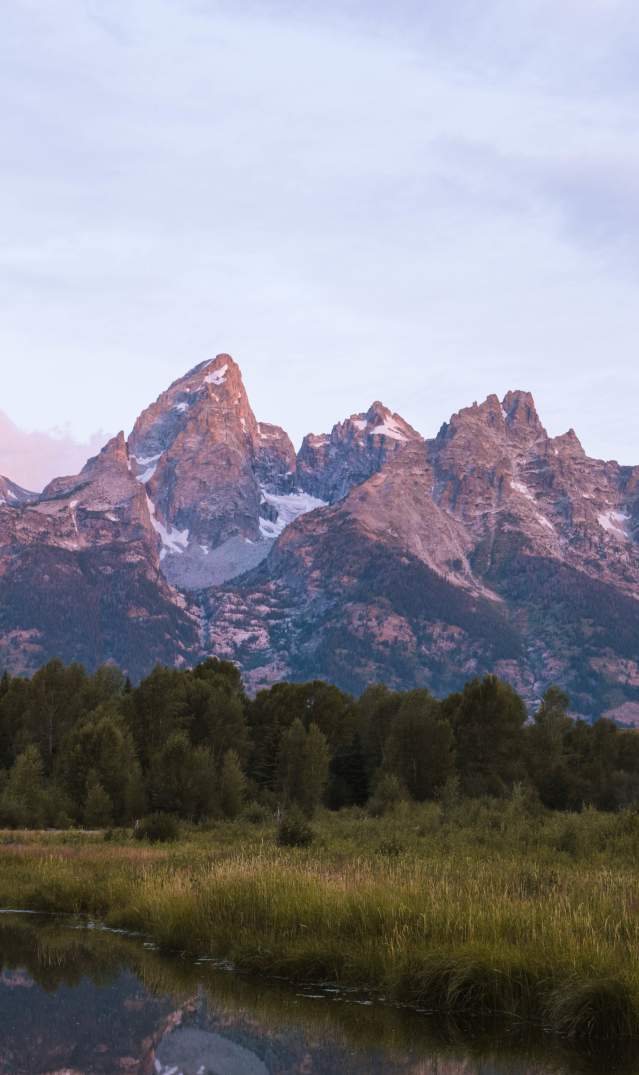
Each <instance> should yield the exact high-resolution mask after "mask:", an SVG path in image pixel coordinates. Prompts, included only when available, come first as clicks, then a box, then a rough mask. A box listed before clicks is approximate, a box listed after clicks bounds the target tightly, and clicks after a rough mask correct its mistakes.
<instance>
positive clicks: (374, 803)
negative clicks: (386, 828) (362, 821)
mask: <svg viewBox="0 0 639 1075" xmlns="http://www.w3.org/2000/svg"><path fill="white" fill-rule="evenodd" d="M405 797H406V792H405V790H404V788H403V787H402V785H401V781H400V779H399V777H398V776H397V774H396V773H380V776H379V779H378V781H377V785H376V787H375V791H374V792H373V795H372V796H371V798H370V800H369V803H368V812H369V814H370V815H371V817H382V815H383V814H387V813H388V812H389V811H391V810H393V809H394V808H395V806H397V803H399V802H401V801H402V799H404V798H405Z"/></svg>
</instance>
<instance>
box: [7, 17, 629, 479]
mask: <svg viewBox="0 0 639 1075" xmlns="http://www.w3.org/2000/svg"><path fill="white" fill-rule="evenodd" d="M638 54H639V5H637V4H636V0H482V3H480V4H479V3H477V2H476V0H432V2H429V0H394V2H393V4H389V3H387V2H386V0H341V2H339V3H338V2H336V0H322V3H318V2H317V0H296V2H294V3H293V2H290V3H289V2H285V0H260V2H259V3H257V2H255V3H253V2H250V0H232V2H231V0H228V2H227V0H56V2H55V4H53V3H51V2H50V0H10V2H9V3H6V4H3V5H2V11H1V12H0V107H1V108H2V116H3V121H2V138H1V139H0V372H1V374H2V379H1V384H2V394H1V395H0V411H1V412H2V415H0V472H3V471H6V470H7V468H8V467H9V466H11V467H12V472H11V473H10V474H9V476H10V477H12V478H14V479H15V480H17V481H21V482H22V483H23V484H26V485H30V486H31V487H38V485H41V484H43V482H44V481H46V480H47V479H48V478H49V477H53V476H54V474H56V473H60V472H62V471H65V470H66V471H67V472H68V470H69V469H71V470H73V469H74V466H75V465H77V466H80V465H81V463H82V461H83V459H84V458H85V457H86V455H87V454H89V451H90V450H94V449H95V445H96V444H98V443H99V442H101V441H103V440H105V439H106V438H107V436H110V435H111V434H113V433H115V432H117V431H118V430H119V429H124V430H125V431H128V430H129V429H130V427H131V426H132V424H133V421H134V419H135V417H136V415H137V414H138V413H139V411H140V410H141V409H142V408H143V407H144V406H146V405H147V404H148V403H149V402H151V401H152V400H153V399H155V398H156V396H157V395H158V394H159V393H160V392H161V391H162V390H163V389H164V388H165V387H166V386H167V385H168V384H169V383H170V382H171V381H172V380H174V379H175V378H177V377H179V376H180V375H181V374H182V373H184V372H185V371H186V370H188V369H190V368H191V367H192V366H194V365H196V364H197V363H198V362H201V361H203V360H205V359H207V358H210V357H213V356H214V355H215V354H217V353H219V352H222V351H226V352H229V353H231V354H232V355H233V356H234V358H235V359H236V360H237V361H238V363H239V364H240V366H241V368H242V371H243V375H244V380H245V383H246V386H247V390H248V392H249V397H250V399H251V402H252V405H253V408H254V410H255V411H256V414H257V416H258V418H260V419H262V420H264V421H270V422H276V423H278V424H281V425H283V426H284V427H285V428H286V429H287V430H288V432H289V433H290V434H291V436H292V437H293V440H294V441H295V442H296V443H299V441H300V440H301V438H302V436H303V435H304V434H305V433H306V432H309V431H313V432H316V433H319V432H324V431H326V430H327V429H330V428H331V426H332V425H333V424H334V423H335V422H336V421H338V420H340V419H341V418H343V417H344V416H346V415H348V414H350V413H353V412H355V411H361V410H363V409H366V408H367V407H368V406H369V404H370V403H371V401H372V400H374V399H381V400H382V401H383V402H385V403H386V404H387V405H388V406H390V407H392V408H393V409H394V410H397V411H398V412H399V413H401V414H402V415H403V416H404V417H405V418H406V419H407V420H408V421H410V422H411V423H412V424H413V425H414V426H415V427H416V428H417V429H419V430H420V431H421V432H422V433H424V434H425V435H428V436H430V435H434V434H435V433H436V432H437V430H438V429H439V427H440V425H441V424H442V422H444V421H445V420H447V419H448V418H449V416H450V415H451V413H453V412H454V411H456V410H458V409H460V408H461V407H462V406H465V405H467V404H469V403H472V402H473V401H474V400H481V399H483V398H485V396H486V395H488V394H489V393H491V392H497V393H498V394H499V395H500V396H501V395H503V394H504V393H505V392H506V391H507V390H508V389H510V388H522V389H527V390H530V391H532V392H533V394H534V396H535V399H536V401H537V405H538V409H539V412H540V414H541V417H542V420H543V421H544V423H545V425H546V426H547V428H548V430H549V432H551V433H552V434H556V433H560V432H564V431H565V430H566V429H567V428H569V427H571V426H572V427H574V428H575V429H576V430H577V432H578V434H579V435H580V437H581V440H582V442H583V444H584V446H585V448H586V449H587V450H588V452H589V453H591V454H593V455H597V456H601V457H603V458H617V459H619V460H620V461H621V462H623V463H633V462H635V463H639V423H637V422H636V399H637V389H638V388H639V363H638V361H637V340H638V339H639V331H638V330H639V302H638V301H637V286H638V284H639V137H638V135H639V131H638V127H639V65H638V64H637V55H638ZM34 431H37V432H38V433H39V434H40V436H35V437H34V436H33V435H32V434H33V433H34ZM51 431H53V432H51ZM25 434H31V436H28V435H25Z"/></svg>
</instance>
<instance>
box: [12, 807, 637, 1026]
mask: <svg viewBox="0 0 639 1075" xmlns="http://www.w3.org/2000/svg"><path fill="white" fill-rule="evenodd" d="M314 830H315V839H314V841H313V844H312V845H311V846H310V847H308V848H282V847H279V846H278V845H277V843H276V838H275V837H276V827H275V823H274V822H272V821H270V820H269V821H266V822H264V821H262V822H259V823H255V822H253V823H251V822H250V821H248V820H243V819H239V820H237V821H233V822H228V821H226V822H217V823H215V824H210V825H208V826H206V827H186V826H183V827H182V830H181V833H180V837H179V839H178V840H177V841H175V842H172V843H170V844H162V845H160V844H147V843H142V842H140V841H137V840H134V839H133V838H132V835H131V833H130V831H128V830H117V831H113V832H111V831H109V832H107V833H104V832H101V831H93V832H82V831H79V830H74V831H69V832H21V831H15V830H13V831H9V830H7V831H4V832H2V833H0V906H2V907H5V908H6V907H14V908H25V909H31V910H41V911H50V912H60V913H74V914H82V915H86V916H89V917H91V918H94V919H96V920H100V921H101V922H103V923H105V924H106V925H108V926H110V927H113V928H117V929H125V930H131V931H138V932H141V933H143V934H145V935H147V936H149V937H150V938H152V939H153V940H155V941H156V942H157V943H158V944H159V945H160V947H161V949H162V950H163V951H167V952H172V953H188V954H190V955H194V956H209V957H214V958H216V959H220V960H228V961H230V962H231V963H233V964H234V965H235V966H236V967H238V968H240V969H244V970H249V971H251V972H257V973H260V974H264V975H268V976H281V977H285V978H287V979H291V980H296V981H305V982H308V981H321V982H335V983H337V984H339V985H344V986H346V985H351V986H356V987H358V988H360V989H362V990H366V991H368V992H369V993H370V994H371V995H374V996H378V997H383V998H385V999H387V1000H390V1001H394V1002H400V1003H407V1004H410V1005H413V1006H416V1007H418V1008H420V1009H424V1010H428V1011H434V1012H441V1013H442V1014H443V1015H446V1016H451V1015H452V1016H456V1017H464V1018H466V1017H468V1018H475V1017H492V1016H499V1017H500V1018H502V1019H505V1020H507V1021H508V1022H509V1023H511V1024H512V1025H513V1026H514V1025H522V1024H527V1025H531V1026H535V1027H538V1028H541V1029H543V1030H546V1031H549V1032H551V1033H553V1034H556V1035H559V1036H561V1037H563V1038H567V1039H571V1040H583V1039H588V1038H597V1039H602V1038H607V1039H609V1040H611V1041H612V1040H619V1039H622V1038H627V1039H630V1038H635V1037H639V959H638V957H637V952H638V951H639V919H638V916H637V910H638V909H639V891H638V884H637V882H638V880H639V871H638V869H637V861H638V857H639V814H637V813H635V812H634V811H630V810H627V811H621V812H619V813H615V814H612V813H600V812H597V811H595V810H593V809H586V810H584V811H582V812H580V813H578V814H577V813H576V814H563V813H561V814H560V813H551V812H546V811H543V810H539V809H531V808H530V807H529V805H528V804H527V803H526V801H525V799H524V798H523V797H521V796H518V795H517V794H515V795H513V796H512V797H511V799H509V800H507V801H492V800H486V799H483V800H476V801H466V802H464V801H461V802H458V803H456V804H455V805H454V806H451V807H448V808H447V807H446V806H445V805H442V804H434V803H431V804H422V805H417V804H409V803H400V804H399V805H398V806H397V807H396V808H395V810H394V811H392V812H391V813H389V814H387V815H385V816H384V817H381V818H372V817H369V816H368V815H367V814H366V813H365V812H364V811H363V810H360V809H357V808H352V809H348V810H342V811H340V812H338V813H329V812H328V811H325V812H321V813H320V814H319V815H318V817H317V818H316V820H315V822H314Z"/></svg>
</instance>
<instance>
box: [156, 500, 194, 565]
mask: <svg viewBox="0 0 639 1075" xmlns="http://www.w3.org/2000/svg"><path fill="white" fill-rule="evenodd" d="M146 502H147V506H148V509H149V515H150V517H151V526H152V527H153V529H154V530H155V532H156V534H157V535H158V536H159V538H160V541H161V542H162V551H161V552H160V559H161V560H163V559H164V557H165V556H166V555H167V553H170V552H173V553H183V552H185V551H186V549H187V548H188V545H189V531H188V530H177V529H176V528H175V527H174V526H172V527H171V529H170V530H168V529H167V528H166V526H164V524H163V523H161V522H160V520H159V519H158V518H157V517H156V513H155V504H154V503H153V501H152V500H151V498H150V497H149V496H147V498H146Z"/></svg>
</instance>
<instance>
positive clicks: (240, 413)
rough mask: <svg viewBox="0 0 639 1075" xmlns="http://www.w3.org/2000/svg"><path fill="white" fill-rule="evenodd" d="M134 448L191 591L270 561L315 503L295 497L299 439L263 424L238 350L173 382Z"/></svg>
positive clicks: (166, 566)
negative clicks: (282, 537) (276, 544)
mask: <svg viewBox="0 0 639 1075" xmlns="http://www.w3.org/2000/svg"><path fill="white" fill-rule="evenodd" d="M129 451H130V454H131V459H132V461H133V464H134V469H135V474H136V477H137V479H138V481H139V482H140V483H141V484H142V485H144V487H145V489H146V494H147V497H148V503H149V510H150V512H151V517H152V521H153V525H154V527H155V529H156V531H157V533H158V535H159V537H160V540H161V543H162V549H161V553H160V556H161V561H162V571H163V573H164V574H165V576H166V577H167V579H168V580H169V581H170V582H172V583H173V584H174V585H176V586H178V587H180V588H182V589H185V590H192V589H201V588H202V587H206V586H211V585H218V584H219V583H221V582H224V581H226V580H228V579H230V578H234V577H235V576H237V575H239V574H242V572H244V571H247V570H249V569H250V568H252V567H254V566H255V565H256V564H258V563H260V562H261V560H263V559H264V557H265V556H266V555H267V554H268V552H269V551H270V548H271V545H272V542H273V540H274V539H275V537H276V536H277V534H278V533H279V532H280V530H281V529H282V526H283V525H284V521H285V518H286V521H288V516H289V515H290V516H291V517H295V516H296V515H297V514H299V513H300V511H302V510H304V509H305V506H306V505H305V502H304V501H299V500H298V501H296V502H295V503H293V502H289V501H287V499H286V498H287V496H290V495H291V494H294V493H295V490H296V477H295V452H294V449H293V445H292V444H291V442H290V440H289V438H288V436H287V435H286V433H285V432H284V430H282V429H279V428H278V427H277V426H271V425H267V424H265V423H261V424H258V423H257V421H256V419H255V415H254V414H253V411H252V410H251V407H250V404H249V401H248V398H247V395H246V391H245V388H244V384H243V382H242V375H241V373H240V370H239V367H238V366H237V365H236V363H235V362H234V361H233V359H232V358H231V357H230V355H224V354H222V355H218V356H217V357H216V358H215V359H213V360H212V361H211V362H203V363H201V364H200V365H199V366H196V367H195V369H193V370H191V371H190V373H187V375H186V376H185V377H183V378H181V379H180V380H178V381H176V382H175V383H174V384H172V385H171V387H170V388H169V389H168V391H166V392H164V393H163V394H162V395H161V396H160V397H159V398H158V400H157V401H156V402H155V403H153V404H152V405H151V406H150V407H148V408H147V410H145V411H144V412H143V413H142V415H141V416H140V418H138V420H137V422H136V423H135V426H134V428H133V431H132V433H131V436H130V438H129ZM281 498H284V500H283V503H280V499H281ZM297 509H299V510H297Z"/></svg>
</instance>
